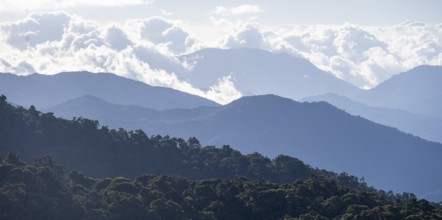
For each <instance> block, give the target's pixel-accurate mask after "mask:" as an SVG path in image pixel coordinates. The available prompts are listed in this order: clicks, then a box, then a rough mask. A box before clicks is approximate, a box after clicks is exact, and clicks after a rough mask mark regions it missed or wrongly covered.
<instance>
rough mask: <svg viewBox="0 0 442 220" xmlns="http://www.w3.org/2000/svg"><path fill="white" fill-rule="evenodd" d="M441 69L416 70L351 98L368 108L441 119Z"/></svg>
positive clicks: (423, 67)
mask: <svg viewBox="0 0 442 220" xmlns="http://www.w3.org/2000/svg"><path fill="white" fill-rule="evenodd" d="M441 88H442V67H441V66H418V67H416V68H413V69H411V70H409V71H406V72H404V73H400V74H397V75H395V76H393V77H391V78H390V79H388V80H386V81H385V82H383V83H381V84H379V85H378V86H376V87H375V88H373V89H370V90H368V91H366V92H364V93H361V94H360V95H358V96H356V97H353V99H354V100H357V101H360V102H362V103H365V104H367V105H371V106H377V107H387V108H397V109H402V110H405V111H409V112H413V113H417V114H421V115H427V116H431V117H439V118H442V89H441Z"/></svg>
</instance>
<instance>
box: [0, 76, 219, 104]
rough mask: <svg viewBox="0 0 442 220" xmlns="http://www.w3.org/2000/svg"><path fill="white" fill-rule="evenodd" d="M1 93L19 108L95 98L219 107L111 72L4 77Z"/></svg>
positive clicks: (131, 102)
mask: <svg viewBox="0 0 442 220" xmlns="http://www.w3.org/2000/svg"><path fill="white" fill-rule="evenodd" d="M0 94H5V95H7V96H8V97H9V100H11V101H12V102H14V103H15V104H17V105H23V106H29V105H35V106H38V107H40V108H47V107H51V106H54V105H57V104H60V103H63V102H66V101H68V100H70V99H73V98H76V97H79V96H83V95H92V96H96V97H99V98H101V99H104V100H106V101H109V102H112V103H118V104H123V105H137V106H142V107H149V108H154V109H168V108H194V107H199V106H205V105H207V106H217V105H218V104H217V103H215V102H213V101H210V100H208V99H204V98H202V97H199V96H196V95H191V94H188V93H184V92H180V91H177V90H173V89H170V88H164V87H154V86H150V85H147V84H145V83H142V82H139V81H135V80H131V79H127V78H124V77H121V76H117V75H114V74H111V73H90V72H63V73H59V74H56V75H40V74H32V75H28V76H17V75H13V74H0Z"/></svg>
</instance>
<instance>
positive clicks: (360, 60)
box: [0, 0, 442, 102]
mask: <svg viewBox="0 0 442 220" xmlns="http://www.w3.org/2000/svg"><path fill="white" fill-rule="evenodd" d="M440 9H442V1H440V0H419V1H417V0H413V1H412V0H388V1H385V0H383V1H380V0H375V1H373V0H371V1H368V0H364V1H362V0H351V1H350V0H321V1H320V0H302V1H301V0H284V1H268V0H266V1H264V0H255V1H245V0H235V1H233V0H224V1H213V0H207V1H183V2H180V1H171V0H161V1H160V0H126V1H119V0H100V1H91V0H69V1H68V0H40V1H28V0H10V1H9V0H0V72H13V73H16V74H30V73H33V72H39V73H46V74H53V73H57V72H60V71H72V70H89V71H108V72H114V73H117V74H119V75H123V76H126V77H130V78H133V79H138V80H142V81H144V82H147V83H149V84H152V85H159V86H167V87H172V88H175V89H179V90H183V91H186V92H191V93H193V94H198V95H201V96H205V97H208V98H211V99H214V100H217V101H220V100H222V101H220V102H226V100H227V101H228V100H232V99H234V98H237V97H238V96H239V95H240V94H241V91H236V90H235V85H234V79H231V78H229V77H228V75H226V77H224V78H222V79H219V84H217V85H213V87H212V88H211V90H201V89H198V88H195V87H194V86H193V85H191V84H190V83H188V82H186V81H184V80H183V79H181V78H180V73H179V72H177V71H176V68H173V67H171V66H173V65H180V63H179V61H178V60H177V59H176V57H177V56H179V55H181V54H186V53H192V52H194V51H197V50H199V49H201V48H207V47H217V48H241V47H249V48H259V49H263V50H268V51H271V52H285V53H289V54H291V55H293V56H296V57H302V58H305V59H308V60H309V61H310V62H312V63H313V64H315V65H316V66H318V67H319V68H321V69H323V70H325V71H328V72H330V73H331V74H333V75H335V76H336V77H339V78H341V79H343V80H346V81H348V82H350V83H352V84H354V85H356V86H358V87H361V88H371V87H373V86H376V85H378V84H379V83H381V82H383V81H384V80H386V79H388V78H389V77H391V76H392V75H394V74H397V73H400V72H403V71H406V70H408V69H410V68H413V67H415V66H418V65H423V64H432V65H442V49H441V48H442V13H440ZM153 60H155V61H153ZM153 62H156V63H153ZM158 62H160V63H162V65H160V66H161V68H159V67H158V65H157V63H158ZM165 64H170V65H169V66H167V65H165ZM226 79H231V81H229V80H227V81H226ZM221 88H222V89H221ZM225 91H228V92H225ZM232 94H234V95H232Z"/></svg>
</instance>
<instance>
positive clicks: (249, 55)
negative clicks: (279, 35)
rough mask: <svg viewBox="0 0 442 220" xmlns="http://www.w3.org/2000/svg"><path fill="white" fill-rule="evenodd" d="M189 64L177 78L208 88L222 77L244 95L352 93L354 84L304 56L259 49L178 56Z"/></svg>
mask: <svg viewBox="0 0 442 220" xmlns="http://www.w3.org/2000/svg"><path fill="white" fill-rule="evenodd" d="M180 59H181V60H183V61H185V62H186V63H188V64H191V66H192V68H191V70H190V72H188V73H186V74H183V75H182V76H181V77H184V78H186V79H187V80H189V81H190V82H191V83H192V84H193V85H194V86H196V87H199V88H209V87H210V86H212V85H214V84H216V83H217V82H218V80H219V79H220V78H222V77H224V76H231V77H232V78H233V80H234V83H235V87H236V88H237V89H238V90H239V91H241V92H242V93H243V94H245V95H262V94H277V95H279V96H284V97H289V98H292V99H295V100H297V99H300V98H303V97H306V96H312V95H320V94H324V93H327V92H333V93H336V94H340V95H344V96H353V95H356V94H358V93H359V92H360V90H359V89H358V88H356V87H355V86H353V85H351V84H349V83H347V82H345V81H342V80H340V79H338V78H336V77H334V76H333V75H332V74H330V73H326V72H324V71H322V70H320V69H318V68H316V67H315V66H314V65H313V64H311V63H310V62H308V61H307V60H305V59H301V58H295V57H293V56H290V55H288V54H285V53H270V52H267V51H264V50H259V49H247V48H242V49H203V50H200V51H197V52H196V53H193V54H189V55H185V56H182V57H180Z"/></svg>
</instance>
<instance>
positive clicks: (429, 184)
mask: <svg viewBox="0 0 442 220" xmlns="http://www.w3.org/2000/svg"><path fill="white" fill-rule="evenodd" d="M77 103H81V102H78V101H77ZM71 104H72V103H71ZM79 105H80V106H77V107H75V106H71V107H70V108H65V109H75V112H71V114H67V113H68V112H66V111H65V112H62V111H60V112H59V111H58V110H57V109H60V107H58V108H53V109H48V110H51V111H54V112H55V113H56V115H60V116H65V117H67V118H71V117H73V116H75V115H74V114H78V115H77V116H85V117H89V116H91V115H88V112H87V107H81V104H79ZM107 105H108V106H107V107H106V108H108V109H112V108H113V107H112V104H110V103H107ZM82 108H83V109H84V111H83V112H81V111H80V110H81V109H82ZM148 111H150V110H148ZM146 112H147V111H146ZM153 114H154V115H155V117H151V118H149V117H144V118H142V119H140V120H133V119H130V120H114V121H111V122H112V123H113V124H112V126H115V127H118V126H122V127H124V128H128V129H134V128H142V129H143V130H145V131H146V132H147V133H148V134H152V135H153V134H162V135H171V136H177V137H182V138H188V137H192V136H195V137H198V139H199V140H200V141H201V143H202V144H204V145H206V144H208V145H211V144H213V145H217V146H221V145H223V144H230V145H231V146H232V147H233V148H235V149H238V150H240V151H242V152H244V153H250V152H254V151H258V152H260V153H263V154H264V155H266V156H276V155H278V154H281V153H284V154H288V155H292V156H296V157H298V158H300V159H301V160H303V161H305V162H307V163H309V164H312V165H313V166H317V167H320V168H326V169H330V170H333V171H336V172H341V171H346V172H349V173H351V174H354V175H358V176H364V177H365V178H366V179H367V181H369V182H370V183H372V184H374V185H375V186H376V187H380V188H383V189H392V190H394V191H397V192H402V191H410V192H413V193H416V194H418V195H420V196H428V195H429V194H430V193H433V192H437V191H439V190H440V185H441V184H442V175H439V173H440V172H439V167H442V161H441V160H440V158H441V156H442V144H438V143H434V142H428V141H426V140H423V139H420V138H418V137H415V136H412V135H408V134H405V133H403V132H400V131H399V130H397V129H394V128H390V127H386V126H382V125H379V124H375V123H373V122H370V121H368V120H366V119H363V118H361V117H356V116H351V115H349V114H348V113H345V112H343V111H342V110H339V109H337V108H336V107H334V106H332V105H330V104H328V103H325V102H320V103H299V102H295V101H293V100H290V99H287V98H281V97H278V96H274V95H264V96H253V97H244V98H241V99H239V100H237V101H234V102H232V103H230V104H228V105H226V106H220V107H206V108H196V109H173V110H165V111H157V112H154V113H153ZM115 118H117V117H115ZM94 119H98V120H102V123H103V124H106V123H107V122H106V120H104V118H103V117H102V118H100V117H98V118H94ZM417 186H419V187H417Z"/></svg>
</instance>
